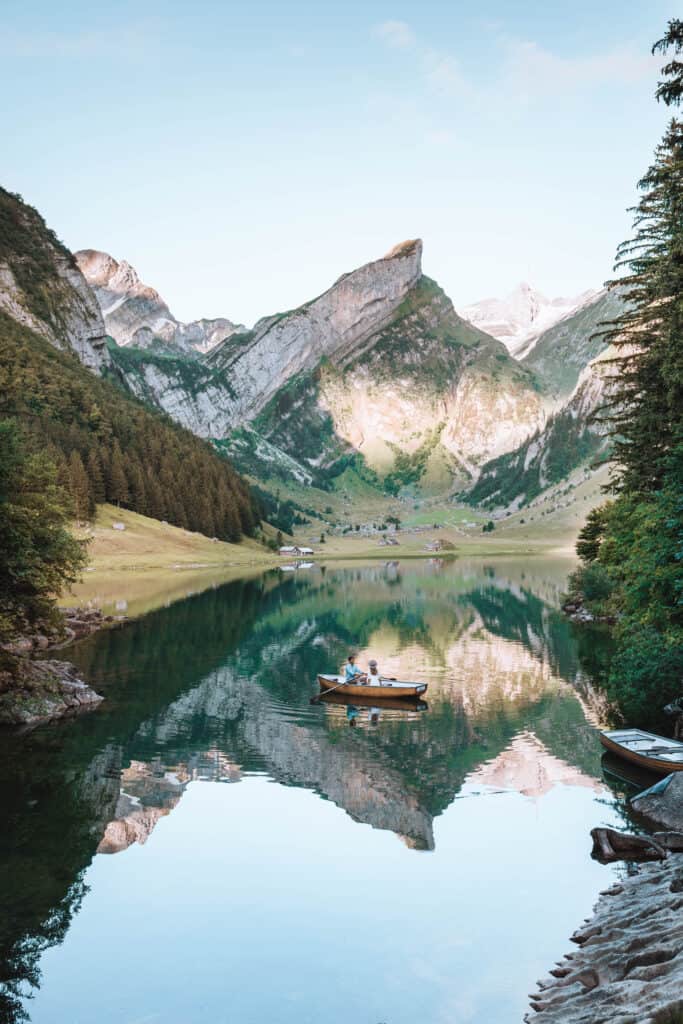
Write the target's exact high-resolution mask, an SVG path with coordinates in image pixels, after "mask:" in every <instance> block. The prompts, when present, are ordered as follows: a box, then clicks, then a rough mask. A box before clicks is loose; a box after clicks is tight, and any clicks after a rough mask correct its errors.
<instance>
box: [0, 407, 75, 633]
mask: <svg viewBox="0 0 683 1024" xmlns="http://www.w3.org/2000/svg"><path fill="white" fill-rule="evenodd" d="M81 469H83V466H82V463H81ZM70 516H71V508H70V505H69V501H68V497H67V495H66V494H65V492H64V490H63V488H61V487H60V486H59V485H58V483H57V479H56V469H55V466H54V464H53V463H51V462H50V460H49V458H48V457H47V456H46V455H45V454H36V453H31V452H29V450H28V449H27V445H26V443H25V440H24V439H23V438H22V436H21V432H20V430H19V427H18V426H17V424H16V423H15V422H13V421H12V420H2V421H0V640H7V639H9V638H10V637H12V636H13V635H15V634H16V633H18V632H20V631H21V630H23V629H25V628H30V627H31V626H33V625H34V624H35V623H37V622H38V621H40V620H49V619H51V618H52V616H53V611H54V602H55V597H56V595H57V594H59V593H60V591H61V590H62V589H63V588H64V587H65V586H67V585H69V584H71V583H74V582H75V581H76V579H77V578H78V575H79V573H80V571H81V569H82V568H83V566H84V564H85V552H84V549H83V545H82V544H81V543H80V542H79V541H77V540H75V539H74V538H73V537H72V536H71V534H70V533H69V531H68V529H67V524H68V521H69V518H70Z"/></svg>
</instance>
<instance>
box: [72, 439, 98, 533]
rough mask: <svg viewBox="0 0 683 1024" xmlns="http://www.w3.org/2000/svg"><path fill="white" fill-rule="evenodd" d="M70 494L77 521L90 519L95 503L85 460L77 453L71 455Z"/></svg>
mask: <svg viewBox="0 0 683 1024" xmlns="http://www.w3.org/2000/svg"><path fill="white" fill-rule="evenodd" d="M69 492H70V494H71V498H72V501H73V508H74V513H75V515H76V518H77V519H90V518H91V517H92V515H93V513H94V512H95V502H94V500H93V496H92V491H91V489H90V481H89V480H88V474H87V473H86V471H85V466H84V465H83V460H82V458H81V456H80V455H79V453H78V452H77V451H73V452H72V453H71V457H70V459H69Z"/></svg>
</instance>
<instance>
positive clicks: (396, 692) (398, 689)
mask: <svg viewBox="0 0 683 1024" xmlns="http://www.w3.org/2000/svg"><path fill="white" fill-rule="evenodd" d="M380 679H381V682H380V683H345V682H344V680H343V676H332V675H329V676H327V675H325V676H318V684H319V686H320V690H321V692H322V693H325V691H326V690H331V689H333V688H335V693H338V694H339V695H340V696H341V695H342V694H346V696H347V697H372V699H373V700H385V699H387V698H392V699H394V698H399V699H403V700H417V699H418V698H419V697H422V696H423V694H425V693H426V692H427V683H405V682H402V681H401V680H400V679H383V678H382V677H381V676H380Z"/></svg>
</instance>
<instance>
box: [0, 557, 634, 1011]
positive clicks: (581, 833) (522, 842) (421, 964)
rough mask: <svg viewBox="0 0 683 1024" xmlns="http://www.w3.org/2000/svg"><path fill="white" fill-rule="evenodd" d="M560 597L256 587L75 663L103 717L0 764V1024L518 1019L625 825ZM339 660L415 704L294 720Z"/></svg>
mask: <svg viewBox="0 0 683 1024" xmlns="http://www.w3.org/2000/svg"><path fill="white" fill-rule="evenodd" d="M566 570H567V566H566V565H565V564H558V563H554V564H553V563H551V562H545V561H529V562H527V563H526V564H521V563H518V562H513V561H506V560H503V559H501V560H499V561H497V562H493V563H486V564H484V563H482V562H468V563H462V562H458V563H454V564H450V565H449V564H443V563H440V562H439V561H438V560H437V561H435V562H433V563H429V564H428V563H418V564H407V563H406V564H403V565H398V566H396V565H389V566H384V565H375V566H372V567H362V568H353V569H341V568H339V569H336V568H331V567H328V568H327V569H326V570H325V571H321V570H320V569H319V568H313V569H311V570H308V571H300V572H298V573H296V574H294V573H292V574H289V575H284V574H279V573H271V574H269V575H267V576H265V577H263V578H261V579H257V580H249V581H240V582H233V583H229V584H226V585H224V586H217V587H215V588H214V589H210V590H208V591H206V592H204V593H202V594H199V595H197V596H194V597H190V598H187V599H185V600H182V601H178V602H176V603H174V604H172V605H171V606H170V607H168V608H164V609H162V610H159V611H156V612H153V613H151V614H149V615H147V616H146V617H145V618H143V619H140V620H138V621H134V622H131V623H130V624H128V625H127V626H125V627H124V628H122V629H119V630H116V631H112V632H108V633H101V634H99V635H97V636H94V637H92V638H90V639H89V640H88V641H86V642H84V643H82V644H81V645H79V646H78V647H76V648H74V649H73V651H72V652H70V653H69V657H71V658H72V660H74V661H75V662H76V663H77V664H78V665H79V667H80V668H81V670H82V671H83V673H84V674H85V675H86V677H87V678H88V679H90V680H91V681H92V682H93V683H94V685H95V687H96V688H97V689H98V690H99V691H100V692H101V693H103V694H105V695H106V697H107V702H106V704H105V705H103V707H102V708H101V710H99V711H97V712H94V713H92V714H89V715H86V716H82V717H80V718H78V719H75V720H71V721H67V722H62V723H59V724H56V725H52V726H47V727H41V728H39V729H35V730H33V731H31V732H29V733H25V734H24V735H21V736H17V735H10V734H7V733H5V734H4V735H3V736H2V737H1V738H0V742H1V744H2V747H1V751H0V799H1V800H2V807H3V812H4V814H3V817H4V819H5V822H6V824H5V827H4V828H3V830H2V835H0V871H1V872H2V873H1V874H0V905H1V907H2V915H1V923H0V943H1V945H0V960H1V961H2V962H3V966H2V974H1V975H0V981H2V980H4V981H5V982H7V989H6V993H5V998H6V1008H5V1010H4V1012H5V1014H6V1016H8V1019H10V1020H20V1019H21V1013H22V1008H23V1009H24V1010H25V1011H26V1012H27V1013H28V1015H29V1018H30V1020H31V1021H32V1022H33V1024H93V1022H98V1024H195V1022H196V1024H199V1022H201V1024H209V1022H210V1024H309V1022H310V1024H348V1022H351V1021H352V1022H354V1024H380V1022H381V1024H416V1022H418V1021H420V1022H424V1024H456V1022H471V1024H506V1022H519V1021H521V1018H522V1015H523V1013H524V1010H525V1007H526V1005H527V1002H528V1000H527V993H528V992H530V991H532V990H533V988H534V985H535V980H536V978H538V977H540V976H542V975H543V974H544V973H545V972H546V971H547V969H548V967H549V966H551V964H552V962H553V961H554V960H555V959H557V958H559V956H560V955H561V954H562V953H564V952H565V951H566V950H567V947H568V936H569V935H570V933H571V932H572V931H573V930H574V928H575V927H576V926H578V924H579V923H580V922H581V920H582V919H583V917H584V916H586V915H587V914H588V913H589V912H590V909H591V906H592V904H593V902H594V900H595V898H596V896H597V894H598V891H599V889H601V888H603V887H605V886H606V885H607V884H609V882H610V881H611V874H610V869H607V868H604V867H600V866H599V865H597V864H596V863H594V862H593V861H591V860H590V857H589V855H588V854H589V848H590V841H589V837H588V831H589V829H590V828H591V827H593V826H595V825H597V824H599V823H608V824H621V823H623V818H624V814H625V811H624V798H623V794H621V793H620V792H619V786H618V785H616V786H614V785H610V784H608V780H606V779H605V778H603V772H602V768H601V760H600V746H599V743H598V740H597V736H596V730H595V724H594V723H595V720H594V716H593V715H592V713H591V711H590V707H591V699H590V687H589V685H588V682H587V675H586V664H587V661H586V657H587V656H590V657H595V656H596V652H595V651H588V652H581V651H580V650H578V649H577V640H576V638H575V637H574V635H573V633H572V629H571V626H570V625H569V624H568V623H567V622H566V621H565V620H564V619H563V617H562V616H561V615H560V614H559V612H558V611H557V607H558V597H559V591H560V589H561V587H562V585H563V583H564V578H565V574H566ZM350 647H354V648H356V649H358V650H359V652H360V654H359V661H360V663H361V664H365V663H366V661H367V658H368V657H371V656H374V657H376V658H377V659H378V660H379V663H380V668H381V670H382V671H383V672H384V673H386V674H388V675H395V676H398V677H403V678H420V679H424V680H426V681H428V682H429V692H428V694H427V697H428V702H427V704H428V706H426V707H424V708H423V709H422V710H403V709H401V708H398V709H391V710H382V711H381V712H380V713H379V715H377V714H376V713H375V712H374V711H373V710H372V709H370V708H367V707H363V708H350V707H347V706H346V705H344V704H333V703H329V704H324V705H318V706H316V705H313V706H312V705H311V704H310V702H309V698H310V696H311V694H312V693H314V692H315V682H314V680H315V675H316V673H317V672H320V671H330V670H331V669H334V668H336V666H337V665H338V664H339V663H340V662H341V661H342V660H343V659H344V657H345V656H346V653H347V651H348V649H349V648H350ZM597 653H599V652H597ZM582 659H583V660H582ZM31 992H32V994H33V998H32V999H27V998H25V997H27V996H28V995H29V993H31ZM12 1005H13V1008H12ZM2 1013H3V1011H2V1009H0V1018H1V1017H2Z"/></svg>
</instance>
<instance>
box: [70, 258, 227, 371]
mask: <svg viewBox="0 0 683 1024" xmlns="http://www.w3.org/2000/svg"><path fill="white" fill-rule="evenodd" d="M75 256H76V261H77V263H78V266H79V268H80V270H81V273H82V274H83V276H84V277H85V279H86V281H87V282H88V284H89V285H90V287H91V289H92V290H93V292H94V293H95V298H96V299H97V302H98V304H99V307H100V309H101V311H102V316H103V317H104V323H105V327H106V330H107V333H108V334H110V335H111V337H112V338H113V339H114V341H115V342H116V343H117V344H118V345H123V346H126V345H133V346H135V347H136V348H162V349H163V348H167V349H171V350H174V351H180V352H183V353H184V354H186V355H196V354H204V353H206V352H208V351H210V350H211V349H212V348H213V347H214V346H215V345H218V344H219V343H220V342H221V341H225V339H226V338H229V337H230V336H231V335H232V334H235V333H236V332H239V331H244V330H245V328H244V327H243V326H242V324H234V323H233V322H232V321H231V320H226V319H225V318H224V317H219V318H218V319H215V320H205V319H203V320H195V321H193V322H192V323H189V324H184V323H181V322H180V321H178V320H176V318H175V317H174V316H173V314H172V313H171V311H170V309H169V308H168V306H167V305H166V303H165V302H164V300H163V299H162V298H161V296H160V295H159V293H158V292H157V291H155V290H154V288H150V287H149V285H146V284H144V283H143V282H142V281H141V280H140V278H139V277H138V274H137V272H136V270H135V268H134V267H132V266H131V265H130V263H127V262H126V261H125V260H121V261H120V262H119V261H118V260H115V259H114V258H113V256H110V255H109V254H108V253H106V252H100V251H99V250H97V249H81V250H80V251H79V252H77V253H75Z"/></svg>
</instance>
